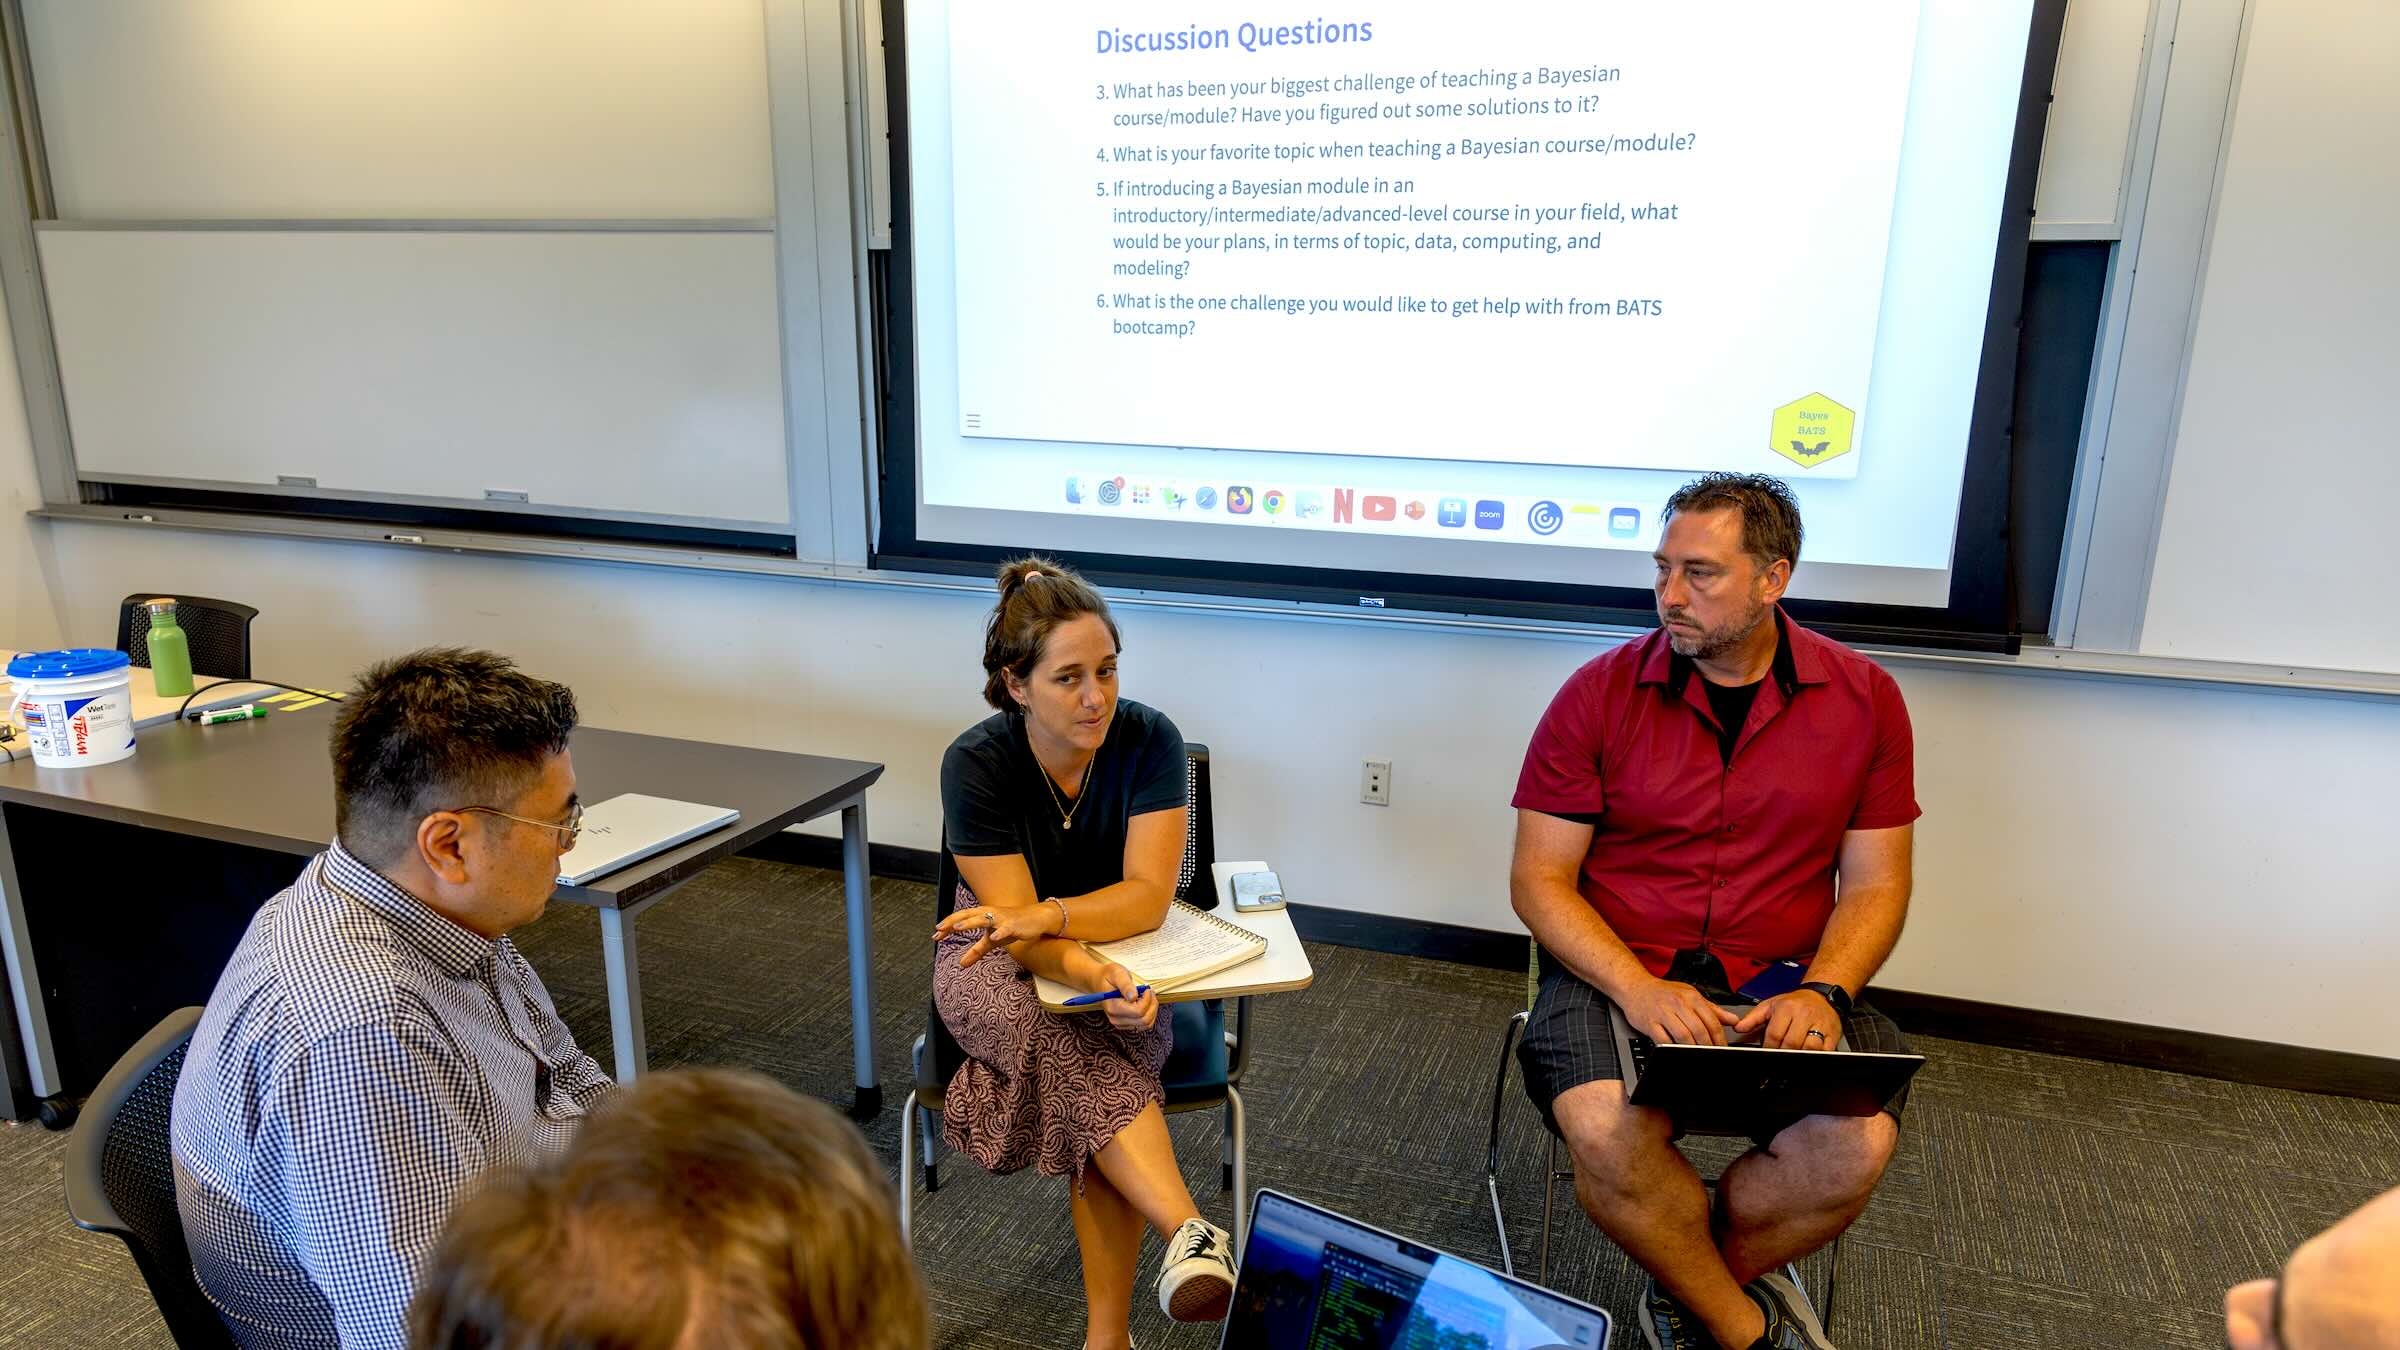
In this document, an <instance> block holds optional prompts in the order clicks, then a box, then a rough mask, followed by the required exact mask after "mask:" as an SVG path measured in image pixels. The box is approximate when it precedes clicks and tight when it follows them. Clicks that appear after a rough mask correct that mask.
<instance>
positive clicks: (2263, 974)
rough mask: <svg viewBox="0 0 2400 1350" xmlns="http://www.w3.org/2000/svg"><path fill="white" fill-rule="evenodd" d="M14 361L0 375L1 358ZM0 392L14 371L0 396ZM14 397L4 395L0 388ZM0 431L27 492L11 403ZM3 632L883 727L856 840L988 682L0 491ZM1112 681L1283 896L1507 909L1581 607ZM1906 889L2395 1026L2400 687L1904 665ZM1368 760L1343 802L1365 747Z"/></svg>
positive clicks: (1206, 659)
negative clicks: (2389, 692) (201, 601)
mask: <svg viewBox="0 0 2400 1350" xmlns="http://www.w3.org/2000/svg"><path fill="white" fill-rule="evenodd" d="M9 384H13V382H11V381H6V380H0V386H6V385H9ZM0 397H5V395H0ZM0 411H4V410H0ZM0 442H5V443H4V444H0V465H4V466H5V469H6V473H7V482H8V484H9V485H10V488H11V491H12V493H13V496H14V498H15V500H16V502H17V503H18V504H20V505H21V504H23V503H27V502H30V501H32V500H33V491H32V483H31V470H30V468H29V467H28V462H29V451H28V449H27V446H26V443H25V440H24V435H23V429H22V423H21V419H8V418H0ZM0 557H6V558H9V559H11V560H12V561H13V562H14V563H15V564H16V565H15V566H14V567H13V568H12V575H11V580H10V585H9V587H8V588H7V591H6V597H5V598H6V603H7V609H6V612H5V613H0V623H5V624H6V625H7V627H6V632H8V633H9V634H10V635H11V636H10V638H9V639H8V640H9V641H11V642H14V643H18V644H23V645H32V644H34V643H37V642H43V643H47V642H55V641H58V640H61V639H64V640H68V641H72V642H75V643H79V644H80V643H94V642H106V641H107V640H108V636H109V632H110V625H111V624H112V622H113V620H112V617H111V616H112V615H113V613H114V609H113V607H114V605H115V603H116V601H117V600H118V599H119V598H120V597H122V596H123V595H125V594H126V593H128V592H129V591H133V590H139V589H144V588H154V587H158V586H162V585H171V586H174V587H178V588H182V589H187V590H191V591H196V592H199V593H202V594H215V595H225V596H231V597H237V598H240V599H243V600H246V601H248V602H250V603H252V604H255V605H257V606H259V607H260V608H261V610H263V611H264V612H263V614H262V616H261V617H260V619H259V621H258V625H257V629H256V650H257V656H256V667H257V670H258V672H259V673H260V674H262V675H268V676H273V677H275V678H279V679H287V680H296V681H302V682H337V681H341V680H343V679H345V678H346V677H347V675H348V674H349V673H350V672H351V671H352V670H354V669H355V668H356V667H357V666H358V665H360V664H361V663H362V662H364V661H365V660H367V659H369V658H370V657H373V656H375V655H378V654H383V653H389V652H394V651H398V650H402V649H405V648H407V647H410V646H413V645H417V644H423V643H430V642H457V643H467V644H473V645H479V646H489V647H494V648H498V649H500V650H503V651H507V652H510V653H513V654H514V655H516V656H517V657H519V658H520V659H521V660H523V661H524V662H525V663H526V664H527V665H528V666H530V667H531V668H532V669H534V670H536V671H538V672H540V673H542V674H544V675H547V676H551V677H553V678H557V679H562V680H565V681H567V682H569V683H570V684H572V685H573V686H574V687H575V689H576V690H577V693H578V696H579V697H580V699H581V701H582V704H583V707H584V711H585V715H586V718H587V720H588V721H589V722H591V723H592V724H595V725H600V726H610V727H618V728H623V729H627V730H635V731H644V732H652V733H658V734H666V735H676V736H686V737H692V738H696V739H702V740H722V741H731V742H738V743H743V744H751V745H759V746H766V747H771V748H779V749H790V750H809V751H817V752H822V753H828V754H836V755H845V756H854V757H859V758H872V759H879V760H883V761H885V762H886V763H888V764H889V765H890V771H889V772H888V773H887V774H886V775H885V777H884V779H883V781H882V783H881V784H880V785H879V786H878V787H877V788H876V789H875V790H874V791H873V793H872V794H870V799H869V824H870V833H871V835H872V837H873V838H874V839H875V840H876V841H877V842H879V843H890V844H901V845H908V846H913V847H919V848H926V847H931V846H933V845H934V843H935V842H936V839H937V837H938V830H939V811H938V807H937V805H936V792H935V776H936V768H937V764H938V761H939V757H940V754H941V751H942V748H943V746H944V745H945V744H947V742H948V741H949V739H950V737H951V736H952V735H954V734H955V733H956V732H957V731H958V729H960V728H961V727H963V726H965V725H967V724H968V723H969V722H970V721H972V720H973V719H974V718H976V717H977V716H979V715H980V714H981V711H982V709H981V704H980V702H979V699H978V688H979V680H980V674H979V670H978V667H977V653H978V642H979V621H980V619H981V616H982V613H983V610H984V604H983V602H982V601H981V600H980V598H978V597H975V596H969V595H960V594H953V593H945V592H939V591H926V590H916V589H905V588H897V587H889V588H887V587H865V586H836V585H829V584H821V583H801V582H790V581H780V580H768V579H752V578H741V577H735V576H728V575H712V574H700V573H679V572H668V571H661V570H654V569H635V568H626V567H610V566H602V565H593V564H577V563H567V562H556V561H547V560H542V561H536V560H530V559H511V558H481V557H468V556H460V555H452V554H442V553H434V552H426V551H416V550H411V551H401V550H400V549H398V548H395V547H391V546H379V545H355V544H334V543H318V542H309V541H298V540H281V539H266V538H252V537H243V536H235V535H209V534H199V533H187V532H177V531H169V530H157V531H143V530H135V529H129V528H122V527H114V526H95V525H88V524H64V523H45V522H28V521H26V520H25V519H24V518H23V517H22V516H19V515H17V514H15V513H14V512H11V513H9V514H7V515H6V516H5V517H4V518H0ZM1121 620H1122V622H1123V626H1124V628H1125V630H1126V644H1127V655H1126V662H1125V689H1126V692H1127V694H1128V695H1129V696H1131V697H1135V698H1140V699H1143V700H1145V701H1148V702H1152V703H1155V704H1156V705H1158V706H1160V707H1162V708H1165V709H1166V710H1168V711H1169V712H1170V714H1171V715H1172V716H1174V718H1175V719H1176V720H1177V722H1178V723H1179V724H1180V725H1181V726H1182V727H1183V729H1184V731H1185V734H1187V735H1188V736H1191V737H1193V738H1194V739H1198V740H1204V741H1206V742H1207V743H1208V744H1209V745H1210V746H1211V747H1212V748H1213V750H1214V752H1215V754H1216V761H1215V781H1216V784H1217V803H1218V812H1219V827H1218V829H1219V835H1218V840H1219V850H1220V856H1225V857H1263V858H1266V859H1268V860H1270V861H1271V862H1272V863H1273V864H1274V865H1275V866H1276V867H1277V868H1278V869H1279V870H1280V871H1281V872H1282V874H1283V877H1284V880H1285V882H1286V884H1287V887H1288V889H1289V890H1290V892H1291V894H1292V895H1293V897H1294V898H1295V899H1299V900H1304V901H1307V902H1310V903H1315V904H1323V905H1331V906H1336V907H1340V908H1346V909H1355V910H1367V911H1375V912H1380V913H1386V914H1393V915H1400V916H1405V917H1410V918H1418V919H1429V920H1439V921H1443V922H1448V923H1459V924H1469V925H1474V926H1478V927H1484V928H1495V929H1507V928H1514V927H1515V924H1514V920H1513V919H1512V918H1511V916H1510V914H1509V912H1508V906H1507V901H1506V896H1505V872H1506V865H1507V856H1508V837H1509V829H1510V824H1511V813H1510V811H1509V809H1508V806H1507V798H1508V793H1509V790H1510V788H1511V786H1512V784H1513V782H1514V779H1515V774H1516V767H1517V761H1518V758H1519V755H1520V754H1521V752H1522V749H1523V745H1524V741H1525V736H1526V733H1527V731H1528V730H1529V729H1530V727H1531V726H1532V724H1533V722H1534V719H1535V718H1536V717H1537V716H1538V715H1539V713H1540V710H1541V708H1542V706H1543V704H1544V703H1545V702H1546V701H1547V699H1548V698H1549V696H1550V693H1551V691H1552V690H1553V689H1554V688H1555V687H1556V686H1557V684H1558V683H1559V681H1561V680H1562V679H1564V678H1565V677H1566V675H1567V674H1568V672H1570V671H1571V670H1572V669H1574V667H1575V666H1576V665H1577V664H1578V663H1579V662H1580V661H1582V660H1584V659H1586V658H1587V657H1588V656H1589V655H1591V654H1592V652H1593V650H1594V649H1593V648H1592V647H1591V646H1589V645H1588V644H1587V643H1584V642H1581V641H1562V640H1555V639H1548V638H1530V637H1516V636H1495V635H1486V636H1477V635H1466V634H1460V633H1454V632H1436V631H1405V630H1403V631H1392V630H1385V629H1380V628H1367V627H1361V626H1357V625H1351V624H1337V623H1305V622H1291V621H1278V620H1267V619H1259V618H1245V617H1238V616H1211V615H1202V614H1192V613H1182V612H1173V611H1161V610H1154V609H1148V608H1132V607H1129V608H1127V609H1125V610H1124V611H1123V613H1122V614H1121ZM1896 673H1897V674H1898V676H1899V678H1900V682H1901V685H1902V688H1903V689H1904V690H1905V691H1906V693H1907V696H1908V698H1909V701H1910V706H1911V708H1912V710H1913V712H1914V716H1915V720H1916V727H1917V747H1918V748H1917V763H1918V782H1919V786H1918V793H1919V797H1920V798H1921V800H1922V802H1923V804H1924V807H1925V810H1926V817H1925V820H1924V822H1923V823H1922V825H1921V826H1920V830H1919V836H1918V849H1919V852H1918V859H1919V861H1918V870H1917V878H1918V885H1917V902H1916V907H1915V911H1914V913H1913V914H1912V916H1911V920H1910V924H1909V928H1908V932H1907V934H1906V936H1905V938H1904V939H1903V941H1902V943H1901V946H1900V950H1899V952H1898V953H1897V954H1896V955H1895V956H1894V958H1893V960H1892V962H1891V964H1890V965H1889V966H1888V967H1887V968H1886V970H1885V973H1884V975H1883V977H1882V978H1883V982H1884V983H1886V984H1889V985H1891V986H1894V987H1899V988H1906V989H1912V990H1917V991H1921V992H1927V993H1937V994H1947V995H1951V996H1955V997H1961V998H1970V999H1979V1000H1986V1001H1990V1002H1995V1003H2003V1004H2011V1005H2017V1006H2030V1007H2040V1008H2048V1009H2053V1010H2057V1011H2062V1012H2069V1013H2079V1014H2084V1015H2089V1016H2096V1017H2107V1018H2116V1019H2122V1020H2127V1021H2133V1022H2141V1023H2150V1024H2156V1025H2169V1026H2178V1027H2186V1028H2191V1029H2194V1030H2200V1031H2207V1032H2215V1033H2219V1034H2224V1035H2234V1036H2245V1037H2252V1038H2257V1039H2263V1040H2272V1041H2281V1042H2287V1043H2292V1044H2299V1045H2307V1046H2314V1047H2319V1048H2323V1049H2331V1050H2349V1051H2355V1052H2360V1053H2369V1054H2378V1055H2388V1054H2390V1052H2391V1051H2390V1046H2389V1044H2388V1036H2387V1035H2386V1034H2384V1033H2387V1032H2388V1030H2389V1027H2390V1012H2389V1006H2388V1003H2387V1002H2386V996H2385V994H2384V990H2386V989H2387V988H2388V987H2389V985H2390V982H2391V976H2392V973H2393V958H2392V955H2391V954H2392V953H2393V952H2394V951H2396V950H2400V881H2395V873H2394V870H2393V868H2392V866H2391V859H2392V851H2391V845H2390V842H2389V840H2390V824H2389V819H2388V817H2389V808H2390V802H2391V792H2390V787H2389V780H2388V766H2389V765H2391V764H2392V763H2395V762H2400V704H2394V703H2390V702H2359V701H2340V700H2332V699H2321V698H2306V697H2296V696H2292V695H2288V694H2271V693H2257V692H2235V691H2229V690H2206V689H2182V688H2173V689H2170V688H2162V687H2159V686H2156V685H2144V684H2133V683H2124V682H2098V681H2085V680H2068V679H2059V678H2045V677H2036V676H2028V675H2017V674H2006V673H1996V672H1982V671H1972V670H1968V671H1961V670H1955V669H1933V668H1908V667H1902V668H1899V669H1898V670H1897V671H1896ZM1369 756H1373V757H1376V758H1389V759H1391V760H1392V761H1393V762H1394V766H1395V767H1394V775H1393V777H1394V787H1393V804H1392V805H1391V806H1390V807H1388V808H1378V807H1370V806H1364V805H1360V804H1359V803H1358V801H1357V796H1358V774H1359V761H1360V760H1361V759H1362V758H1366V757H1369Z"/></svg>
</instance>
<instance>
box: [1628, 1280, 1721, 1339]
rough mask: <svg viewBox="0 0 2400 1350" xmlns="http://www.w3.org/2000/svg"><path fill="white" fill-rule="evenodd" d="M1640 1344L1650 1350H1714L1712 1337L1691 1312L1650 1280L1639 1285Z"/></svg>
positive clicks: (1655, 1281) (1655, 1282)
mask: <svg viewBox="0 0 2400 1350" xmlns="http://www.w3.org/2000/svg"><path fill="white" fill-rule="evenodd" d="M1639 1321H1640V1323H1641V1328H1642V1343H1643V1344H1644V1345H1647V1346H1649V1347H1650V1350H1715V1347H1716V1344H1717V1342H1716V1338H1714V1337H1712V1336H1710V1335H1709V1334H1708V1328H1707V1327H1704V1326H1702V1325H1700V1319H1699V1318H1697V1317H1694V1316H1692V1310H1691V1309H1689V1308H1687V1307H1685V1306H1683V1305H1682V1304H1681V1303H1678V1302H1676V1301H1675V1296H1674V1295H1673V1294H1670V1293H1668V1292H1667V1291H1666V1290H1664V1289H1661V1288H1659V1287H1658V1280H1657V1279H1656V1278H1655V1277H1654V1278H1652V1279H1650V1280H1649V1281H1647V1282H1646V1283H1644V1284H1643V1285H1642V1315H1641V1317H1640V1319H1639Z"/></svg>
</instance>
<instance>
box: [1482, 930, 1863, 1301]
mask: <svg viewBox="0 0 2400 1350" xmlns="http://www.w3.org/2000/svg"><path fill="white" fill-rule="evenodd" d="M1541 961H1542V949H1541V944H1540V943H1538V942H1531V941H1528V942H1527V943H1526V953H1525V1010H1524V1011H1523V1012H1520V1013H1516V1014H1514V1015H1513V1016H1511V1017H1510V1018H1509V1019H1508V1027H1507V1029H1506V1030H1504V1031H1502V1032H1501V1034H1500V1071H1499V1073H1497V1074H1496V1075H1494V1076H1493V1080H1492V1132H1491V1139H1490V1143H1489V1145H1488V1146H1487V1148H1486V1149H1485V1152H1484V1155H1483V1189H1484V1194H1485V1195H1486V1197H1488V1198H1489V1199H1490V1201H1491V1205H1492V1228H1493V1229H1494V1231H1495V1232H1497V1233H1498V1234H1499V1238H1500V1265H1501V1268H1502V1269H1503V1270H1505V1271H1506V1272H1507V1273H1509V1274H1511V1275H1514V1274H1516V1273H1517V1262H1516V1257H1515V1254H1514V1253H1512V1252H1510V1250H1509V1247H1508V1220H1507V1219H1506V1218H1505V1217H1504V1216H1503V1215H1502V1213H1501V1210H1500V1110H1501V1106H1502V1104H1503V1103H1504V1102H1505V1101H1506V1100H1507V1095H1508V1066H1509V1062H1510V1059H1511V1058H1512V1056H1511V1054H1510V1052H1511V1051H1513V1050H1514V1049H1515V1048H1516V1043H1517V1035H1518V1033H1520V1032H1522V1031H1523V1030H1524V1029H1525V1023H1526V1021H1527V1020H1528V1019H1530V1018H1531V1017H1532V1015H1533V1000H1534V996H1535V995H1536V994H1538V993H1540V992H1541V985H1542V967H1541ZM1543 1133H1545V1134H1548V1133H1549V1132H1548V1131H1547V1130H1545V1131H1543ZM1698 1134H1699V1137H1703V1138H1705V1137H1709V1135H1710V1132H1707V1131H1701V1132H1698ZM1558 1151H1559V1141H1558V1136H1557V1135H1555V1134H1552V1135H1550V1136H1549V1143H1548V1147H1547V1149H1546V1151H1545V1152H1544V1153H1543V1155H1542V1174H1543V1175H1542V1242H1541V1247H1540V1254H1539V1255H1538V1256H1537V1257H1536V1258H1535V1265H1534V1276H1533V1278H1534V1282H1535V1283H1536V1284H1546V1283H1548V1281H1549V1279H1550V1227H1551V1215H1552V1212H1553V1207H1554V1204H1555V1202H1556V1200H1557V1198H1558V1183H1559V1182H1561V1181H1573V1180H1574V1179H1575V1170H1574V1169H1573V1168H1571V1167H1561V1166H1559V1165H1558ZM1700 1180H1701V1183H1702V1184H1703V1185H1705V1186H1707V1187H1708V1190H1709V1194H1710V1195H1712V1196H1713V1195H1715V1194H1716V1188H1717V1182H1718V1181H1720V1180H1722V1177H1721V1176H1716V1177H1711V1176H1705V1175H1704V1176H1702V1177H1701V1179H1700ZM1841 1264H1842V1235H1841V1234H1840V1233H1836V1234H1834V1235H1833V1241H1832V1242H1831V1243H1830V1244H1828V1245H1827V1246H1826V1248H1825V1293H1824V1295H1823V1297H1822V1298H1821V1299H1818V1300H1815V1301H1814V1306H1815V1308H1816V1312H1817V1320H1818V1322H1819V1323H1820V1324H1822V1325H1823V1326H1824V1327H1825V1329H1826V1330H1827V1331H1829V1332H1830V1331H1831V1330H1833V1293H1834V1276H1835V1274H1836V1273H1837V1272H1838V1271H1839V1270H1840V1269H1841ZM1783 1273H1784V1277H1785V1278H1787V1279H1789V1280H1790V1281H1791V1282H1792V1287H1793V1288H1795V1289H1798V1290H1800V1291H1801V1293H1802V1294H1803V1295H1806V1294H1807V1292H1808V1284H1807V1282H1806V1281H1805V1280H1803V1279H1802V1278H1801V1277H1800V1265H1799V1263H1798V1262H1796V1261H1795V1262H1786V1263H1785V1264H1784V1267H1783Z"/></svg>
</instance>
